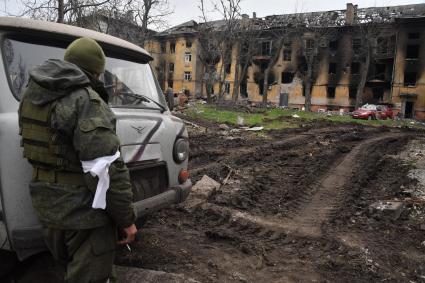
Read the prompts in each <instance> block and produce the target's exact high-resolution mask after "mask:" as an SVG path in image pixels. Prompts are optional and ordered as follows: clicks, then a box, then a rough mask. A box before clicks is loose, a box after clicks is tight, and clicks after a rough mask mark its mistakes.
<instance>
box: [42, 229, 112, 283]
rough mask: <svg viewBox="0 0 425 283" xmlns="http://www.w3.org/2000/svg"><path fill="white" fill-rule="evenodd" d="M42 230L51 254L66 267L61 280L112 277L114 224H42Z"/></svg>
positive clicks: (84, 282)
mask: <svg viewBox="0 0 425 283" xmlns="http://www.w3.org/2000/svg"><path fill="white" fill-rule="evenodd" d="M43 234H44V238H45V241H46V244H47V246H48V248H49V250H50V251H51V253H52V254H53V257H54V258H55V259H56V260H58V261H59V262H61V263H63V264H64V265H65V267H66V272H65V282H69V283H74V282H75V283H77V282H78V283H89V282H90V283H91V282H107V281H108V279H110V281H115V280H114V279H115V276H114V272H113V263H114V258H115V247H116V242H117V235H116V227H115V225H112V224H109V225H106V226H102V227H98V228H94V229H86V230H61V229H53V228H44V229H43Z"/></svg>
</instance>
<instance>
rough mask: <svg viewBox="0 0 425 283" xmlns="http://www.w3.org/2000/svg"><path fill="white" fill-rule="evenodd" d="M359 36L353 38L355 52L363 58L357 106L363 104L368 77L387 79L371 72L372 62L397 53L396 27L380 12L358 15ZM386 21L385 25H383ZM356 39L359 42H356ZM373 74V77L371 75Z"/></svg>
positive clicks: (356, 30) (356, 28) (356, 29)
mask: <svg viewBox="0 0 425 283" xmlns="http://www.w3.org/2000/svg"><path fill="white" fill-rule="evenodd" d="M355 21H356V26H355V32H356V33H357V38H354V39H353V52H354V53H355V55H356V56H358V57H360V58H362V61H363V63H362V64H361V70H360V79H359V81H358V85H357V92H356V102H355V108H356V109H357V108H359V107H360V106H361V105H362V104H363V93H364V89H365V86H366V82H367V80H368V79H378V78H379V79H385V75H384V76H382V75H383V74H378V72H377V70H375V72H373V73H372V72H371V63H372V62H376V60H378V58H379V57H381V58H382V57H383V56H384V57H393V56H394V53H395V43H394V41H395V39H394V37H395V29H394V28H392V26H391V25H390V26H389V25H388V24H391V22H390V21H391V19H389V18H387V17H384V16H382V15H380V14H378V13H372V14H364V15H358V16H357V18H356V19H355ZM383 23H385V25H383ZM355 40H357V41H358V43H356V44H354V42H355ZM370 76H372V77H370Z"/></svg>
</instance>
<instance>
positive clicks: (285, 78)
mask: <svg viewBox="0 0 425 283" xmlns="http://www.w3.org/2000/svg"><path fill="white" fill-rule="evenodd" d="M294 75H295V74H294V73H292V72H283V73H282V84H290V83H292V81H293V80H294Z"/></svg>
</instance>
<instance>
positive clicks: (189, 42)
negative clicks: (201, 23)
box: [186, 40, 192, 48]
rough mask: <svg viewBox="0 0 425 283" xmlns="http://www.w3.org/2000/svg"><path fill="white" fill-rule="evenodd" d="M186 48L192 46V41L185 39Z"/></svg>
mask: <svg viewBox="0 0 425 283" xmlns="http://www.w3.org/2000/svg"><path fill="white" fill-rule="evenodd" d="M186 48H192V41H189V40H187V41H186Z"/></svg>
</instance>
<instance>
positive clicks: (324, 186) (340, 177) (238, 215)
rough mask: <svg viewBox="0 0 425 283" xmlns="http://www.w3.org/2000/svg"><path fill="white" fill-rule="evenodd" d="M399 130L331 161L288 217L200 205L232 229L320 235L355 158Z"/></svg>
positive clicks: (271, 233)
mask: <svg viewBox="0 0 425 283" xmlns="http://www.w3.org/2000/svg"><path fill="white" fill-rule="evenodd" d="M399 136H400V134H394V133H387V134H384V135H381V136H378V137H374V138H371V139H368V140H366V141H363V142H360V143H359V144H357V145H356V146H355V147H354V148H353V149H352V150H351V151H350V152H349V153H347V154H346V155H345V156H344V157H342V158H341V159H339V160H338V161H336V162H335V163H334V164H333V165H331V166H330V167H329V168H330V169H329V170H328V172H327V173H325V175H324V176H323V177H322V178H321V179H320V180H319V181H318V182H317V183H316V184H315V185H313V187H314V190H313V191H312V192H311V193H310V195H307V196H305V197H303V198H302V201H301V203H300V205H299V207H298V208H297V212H295V213H294V214H293V216H292V217H290V218H278V217H273V216H270V217H265V216H255V215H252V214H250V213H247V212H241V211H238V210H235V209H232V208H228V207H223V206H220V205H216V204H211V203H204V204H203V205H202V206H201V208H202V209H203V210H205V211H207V212H209V213H210V214H212V215H216V216H217V217H218V222H219V224H220V225H224V224H225V223H228V226H229V227H228V228H229V229H232V230H238V231H243V230H248V229H249V230H253V231H255V232H256V233H258V234H259V235H260V236H264V235H269V236H270V237H272V238H277V237H279V236H281V235H284V234H295V235H299V236H309V237H319V236H321V234H322V231H321V227H322V224H324V223H325V222H326V221H328V219H329V218H330V216H331V215H332V213H333V212H334V211H336V210H337V208H338V207H339V204H340V203H341V200H342V198H343V196H344V193H345V190H344V188H346V184H347V182H349V180H350V178H351V176H352V175H353V174H354V173H355V170H356V166H355V165H356V162H357V161H356V159H357V157H358V156H359V155H360V154H361V152H362V151H364V150H365V148H367V147H368V146H371V145H372V144H375V143H378V142H381V141H383V140H386V139H394V138H397V137H399Z"/></svg>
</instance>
